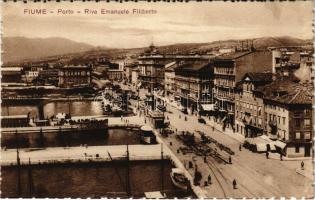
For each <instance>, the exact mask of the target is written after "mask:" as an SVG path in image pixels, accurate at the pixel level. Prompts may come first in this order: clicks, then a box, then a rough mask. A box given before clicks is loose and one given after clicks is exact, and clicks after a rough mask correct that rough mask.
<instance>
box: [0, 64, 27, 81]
mask: <svg viewBox="0 0 315 200" xmlns="http://www.w3.org/2000/svg"><path fill="white" fill-rule="evenodd" d="M21 76H22V68H21V67H1V82H2V83H19V82H21Z"/></svg>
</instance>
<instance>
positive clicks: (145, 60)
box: [138, 44, 166, 91]
mask: <svg viewBox="0 0 315 200" xmlns="http://www.w3.org/2000/svg"><path fill="white" fill-rule="evenodd" d="M165 62H166V61H165V59H164V56H163V55H161V54H158V51H157V49H156V48H155V46H154V45H153V44H152V45H151V46H150V49H149V50H148V51H146V53H145V54H144V55H142V56H139V58H138V63H139V64H138V66H139V70H140V71H139V79H140V81H141V85H142V87H144V88H149V89H150V90H151V91H153V89H154V88H158V89H164V65H165Z"/></svg>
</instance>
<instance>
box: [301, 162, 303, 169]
mask: <svg viewBox="0 0 315 200" xmlns="http://www.w3.org/2000/svg"><path fill="white" fill-rule="evenodd" d="M301 169H302V170H304V162H303V161H302V162H301Z"/></svg>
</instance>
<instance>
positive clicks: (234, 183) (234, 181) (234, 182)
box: [233, 179, 236, 190]
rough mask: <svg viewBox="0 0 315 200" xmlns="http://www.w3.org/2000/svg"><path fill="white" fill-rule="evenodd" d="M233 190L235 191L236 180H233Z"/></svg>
mask: <svg viewBox="0 0 315 200" xmlns="http://www.w3.org/2000/svg"><path fill="white" fill-rule="evenodd" d="M233 189H234V190H235V189H236V180H235V179H234V180H233Z"/></svg>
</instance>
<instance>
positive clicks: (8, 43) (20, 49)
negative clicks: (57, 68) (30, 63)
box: [2, 37, 94, 62]
mask: <svg viewBox="0 0 315 200" xmlns="http://www.w3.org/2000/svg"><path fill="white" fill-rule="evenodd" d="M2 48H3V54H2V56H3V57H2V60H3V62H18V61H22V60H25V59H26V60H29V59H38V58H43V57H49V56H55V55H64V54H69V53H80V52H84V51H88V50H91V49H92V48H94V47H93V46H92V45H88V44H85V43H79V42H74V41H72V40H68V39H65V38H44V39H42V38H25V37H5V38H3V40H2Z"/></svg>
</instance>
